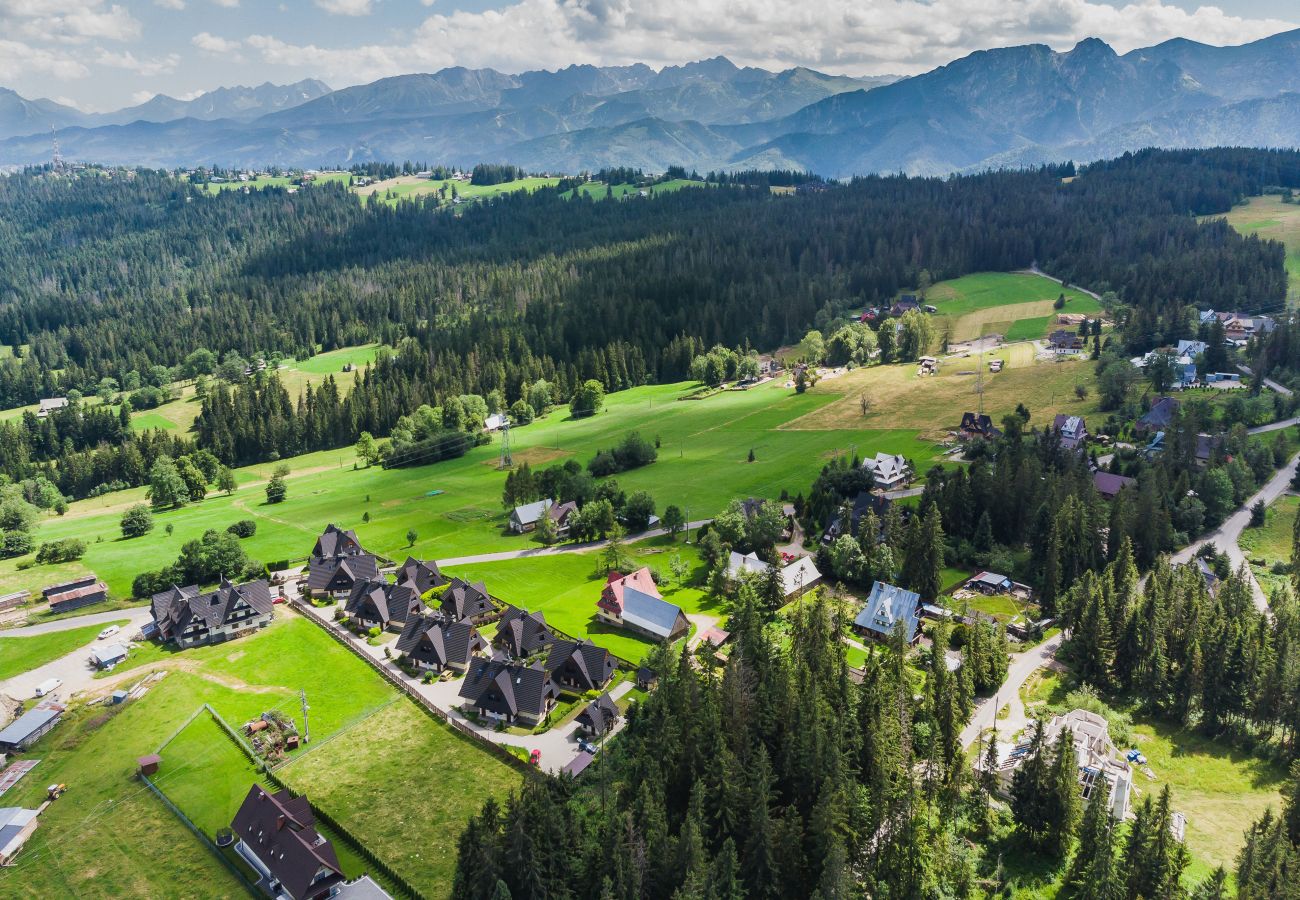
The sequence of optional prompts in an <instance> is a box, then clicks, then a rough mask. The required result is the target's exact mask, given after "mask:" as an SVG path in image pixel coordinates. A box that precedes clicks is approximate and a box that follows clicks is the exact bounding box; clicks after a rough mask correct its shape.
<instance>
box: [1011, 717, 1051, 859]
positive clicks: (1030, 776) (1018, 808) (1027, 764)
mask: <svg viewBox="0 0 1300 900" xmlns="http://www.w3.org/2000/svg"><path fill="white" fill-rule="evenodd" d="M1051 789H1052V782H1051V768H1050V765H1049V759H1048V747H1047V736H1046V734H1045V733H1044V726H1043V722H1042V720H1041V719H1040V720H1039V721H1038V722H1037V723H1036V724H1035V725H1034V733H1033V736H1032V737H1031V738H1030V740H1029V748H1028V750H1027V751H1026V752H1025V755H1024V761H1023V762H1022V763H1021V764H1020V765H1019V766H1018V767H1017V768H1016V771H1015V773H1014V774H1013V775H1012V776H1011V815H1012V817H1013V818H1014V819H1015V823H1016V828H1017V829H1018V830H1019V831H1021V832H1022V833H1023V834H1024V835H1025V838H1026V839H1027V840H1028V842H1029V843H1030V844H1031V845H1032V846H1035V847H1041V846H1043V845H1044V843H1045V841H1046V837H1047V832H1048V828H1049V827H1050V822H1049V821H1048V820H1047V816H1048V810H1047V806H1046V804H1047V800H1048V798H1049V796H1050V792H1051Z"/></svg>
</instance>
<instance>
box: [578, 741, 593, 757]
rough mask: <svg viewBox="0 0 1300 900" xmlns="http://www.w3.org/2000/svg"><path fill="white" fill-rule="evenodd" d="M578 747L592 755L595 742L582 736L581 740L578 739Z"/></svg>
mask: <svg viewBox="0 0 1300 900" xmlns="http://www.w3.org/2000/svg"><path fill="white" fill-rule="evenodd" d="M578 749H579V750H581V751H583V752H584V753H590V754H591V755H592V756H595V755H596V749H597V748H596V745H595V744H593V743H592V742H591V741H589V740H586V739H585V738H584V739H583V740H580V741H578Z"/></svg>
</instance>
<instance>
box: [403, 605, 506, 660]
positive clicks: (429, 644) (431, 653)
mask: <svg viewBox="0 0 1300 900" xmlns="http://www.w3.org/2000/svg"><path fill="white" fill-rule="evenodd" d="M396 646H397V652H398V653H405V654H406V657H407V659H409V660H410V662H411V665H413V666H414V667H415V668H417V669H420V670H423V671H432V672H441V671H442V670H443V669H451V670H453V671H456V672H464V671H465V670H467V669H468V668H469V664H470V661H471V660H473V659H474V656H475V654H477V653H482V652H483V651H485V650H487V648H488V643H487V641H485V640H484V639H483V636H482V635H480V634H479V633H478V629H477V628H475V627H474V626H473V625H472V624H471V623H469V622H468V621H461V622H453V623H451V624H448V623H447V621H446V620H445V619H444V618H443V617H442V616H440V615H437V614H432V615H427V616H413V617H411V618H410V619H408V620H407V622H406V627H404V628H403V629H402V633H401V635H400V636H399V637H398V638H397V645H396Z"/></svg>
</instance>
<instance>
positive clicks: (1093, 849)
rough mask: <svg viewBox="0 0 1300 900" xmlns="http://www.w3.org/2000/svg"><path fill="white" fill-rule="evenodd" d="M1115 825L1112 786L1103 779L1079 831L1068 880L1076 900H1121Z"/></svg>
mask: <svg viewBox="0 0 1300 900" xmlns="http://www.w3.org/2000/svg"><path fill="white" fill-rule="evenodd" d="M1115 866H1116V861H1115V824H1114V820H1113V819H1112V818H1111V815H1110V782H1109V781H1107V780H1106V778H1105V776H1104V775H1103V776H1099V777H1098V778H1097V781H1096V783H1095V784H1094V785H1093V788H1092V797H1090V798H1089V800H1088V808H1087V809H1086V810H1085V811H1084V814H1083V823H1082V825H1081V826H1080V828H1079V848H1078V850H1077V851H1075V854H1074V859H1073V860H1071V861H1070V868H1069V871H1068V872H1067V874H1066V876H1065V881H1066V884H1067V885H1069V886H1070V888H1071V889H1072V890H1073V892H1074V893H1073V894H1072V895H1071V896H1072V897H1074V898H1075V900H1117V892H1116V884H1115Z"/></svg>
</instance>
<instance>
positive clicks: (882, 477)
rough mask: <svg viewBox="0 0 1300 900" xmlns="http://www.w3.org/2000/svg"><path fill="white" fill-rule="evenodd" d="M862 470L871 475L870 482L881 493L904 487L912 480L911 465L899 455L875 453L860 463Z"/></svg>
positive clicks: (905, 458)
mask: <svg viewBox="0 0 1300 900" xmlns="http://www.w3.org/2000/svg"><path fill="white" fill-rule="evenodd" d="M862 468H864V469H866V470H867V471H868V472H870V473H871V481H872V483H873V484H875V486H876V487H877V488H879V489H880V490H882V491H893V490H897V489H898V488H901V487H906V485H907V483H908V482H909V481H911V480H912V464H911V463H910V462H908V461H907V457H905V456H903V455H902V454H901V453H877V454H876V455H875V456H873V457H870V458H868V459H864V460H863V461H862Z"/></svg>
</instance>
